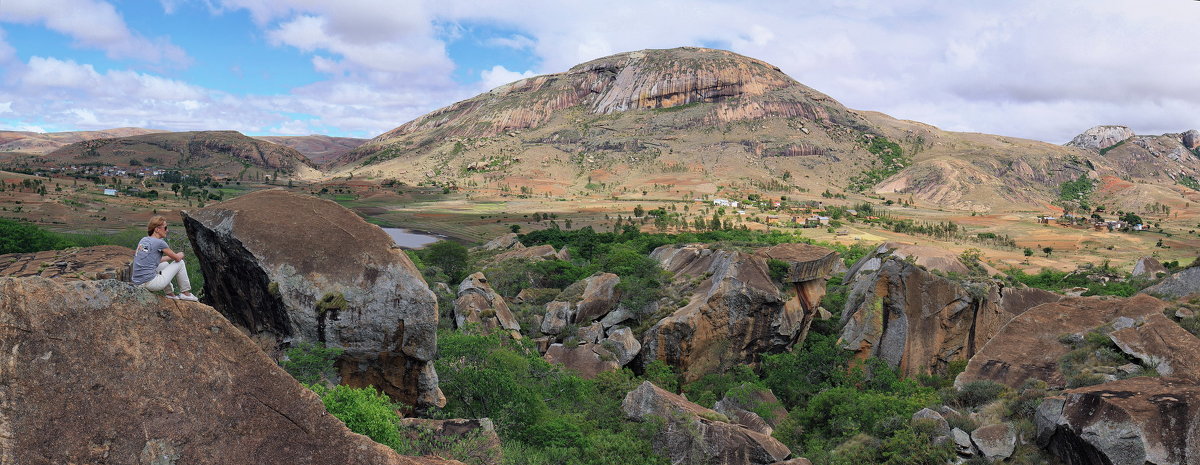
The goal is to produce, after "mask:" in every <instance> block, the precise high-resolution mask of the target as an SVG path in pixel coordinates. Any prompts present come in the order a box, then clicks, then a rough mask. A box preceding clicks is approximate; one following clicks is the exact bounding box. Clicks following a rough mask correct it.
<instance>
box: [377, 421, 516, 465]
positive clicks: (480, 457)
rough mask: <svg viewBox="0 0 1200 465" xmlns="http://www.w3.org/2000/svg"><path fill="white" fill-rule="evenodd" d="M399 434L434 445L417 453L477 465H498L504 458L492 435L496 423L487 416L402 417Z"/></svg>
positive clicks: (496, 437) (417, 442)
mask: <svg viewBox="0 0 1200 465" xmlns="http://www.w3.org/2000/svg"><path fill="white" fill-rule="evenodd" d="M400 434H401V435H402V436H404V437H405V438H406V439H408V440H409V444H413V445H430V444H432V445H434V446H435V448H430V449H424V448H422V449H419V450H417V451H416V452H417V453H419V454H421V455H432V456H437V457H444V456H455V457H459V458H463V459H467V460H468V461H469V462H471V463H477V464H481V465H500V463H501V462H503V459H504V451H503V450H502V449H501V444H500V435H498V434H496V426H495V424H493V423H492V420H491V419H490V418H477V419H451V420H428V419H424V418H402V419H400ZM439 446H440V447H439Z"/></svg>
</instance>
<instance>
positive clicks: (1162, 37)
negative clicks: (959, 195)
mask: <svg viewBox="0 0 1200 465" xmlns="http://www.w3.org/2000/svg"><path fill="white" fill-rule="evenodd" d="M335 3H336V5H335ZM1197 19H1200V2H1194V1H1183V0H1174V1H1161V2H1153V3H1143V2H1127V1H1117V0H1111V1H1110V0H1074V1H1061V2H1037V1H1033V0H1025V1H1011V2H944V1H935V0H925V1H916V0H906V1H896V2H886V3H880V2H874V4H869V3H867V2H846V1H842V0H828V1H812V2H794V1H758V2H730V1H723V0H688V1H684V0H665V1H655V2H645V1H642V2H634V1H624V0H612V1H606V2H603V3H596V2H562V1H542V0H528V1H521V2H513V1H507V0H495V1H490V2H464V1H456V0H443V1H436V2H435V1H421V0H399V1H383V0H342V1H339V2H322V1H318V0H274V1H272V0H160V1H149V0H108V1H106V0H3V1H0V129H9V130H33V131H43V132H46V131H66V130H87V129H103V128H112V127H121V126H140V127H149V128H157V129H168V130H200V129H233V130H239V131H242V132H244V133H247V134H251V135H299V134H309V133H322V134H330V135H339V136H355V137H373V136H375V135H378V134H380V133H382V132H384V131H387V130H389V129H392V128H394V127H396V126H399V125H400V124H403V123H404V122H406V121H408V120H410V119H412V118H415V117H417V116H419V115H421V114H424V113H426V112H429V111H432V110H434V109H437V108H439V107H442V106H445V105H448V104H450V103H453V102H455V101H458V100H461V99H464V98H469V97H471V96H473V95H476V94H478V93H479V92H482V91H486V90H487V89H490V88H492V87H494V86H497V85H500V84H504V83H506V82H510V81H512V80H516V79H519V78H521V77H526V76H532V75H535V74H542V73H552V72H561V71H565V70H566V69H567V68H569V67H570V66H572V65H574V64H577V63H580V62H583V61H587V60H591V59H595V58H599V57H601V56H605V55H609V54H613V53H619V52H623V51H630V50H639V49H646V48H670V47H677V46H709V47H716V48H725V49H729V50H733V51H735V52H738V53H742V54H744V55H747V56H751V57H755V58H759V59H762V60H765V61H767V62H770V63H772V64H775V65H777V66H779V67H780V68H781V69H783V70H784V71H785V72H787V73H788V74H790V75H791V76H792V77H794V78H796V79H797V80H799V81H800V82H802V83H804V84H806V85H809V86H810V87H813V88H815V89H817V90H819V91H822V92H824V93H826V94H829V95H830V96H832V97H833V98H835V99H838V100H839V101H841V102H843V103H845V104H846V105H848V106H850V107H852V108H856V109H860V110H874V111H882V112H884V113H888V114H891V115H892V116H896V117H898V118H904V119H912V120H917V121H921V122H925V123H929V124H933V125H936V126H939V127H941V128H943V129H948V130H959V131H975V132H988V133H995V134H1004V135H1009V136H1016V137H1027V138H1033V139H1040V140H1046V141H1050V142H1064V141H1066V140H1069V139H1070V138H1071V137H1072V136H1074V135H1075V134H1077V133H1079V132H1082V131H1083V130H1085V129H1087V128H1089V127H1091V126H1094V125H1099V124H1124V125H1128V126H1131V127H1133V128H1134V130H1135V131H1137V132H1139V133H1146V134H1156V133H1164V132H1179V131H1183V130H1186V129H1192V128H1200V112H1198V111H1196V109H1197V108H1200V79H1196V76H1200V60H1196V59H1195V57H1196V56H1198V54H1197V52H1200V32H1197V31H1198V29H1197V28H1195V27H1194V24H1195V23H1196V21H1197Z"/></svg>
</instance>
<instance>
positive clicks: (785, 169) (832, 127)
mask: <svg viewBox="0 0 1200 465" xmlns="http://www.w3.org/2000/svg"><path fill="white" fill-rule="evenodd" d="M331 167H332V172H331V173H330V175H333V176H338V175H346V174H350V173H354V172H364V173H368V174H369V175H375V176H380V177H389V178H395V179H399V180H403V181H406V182H429V181H432V182H436V183H439V184H443V185H455V186H459V187H467V188H470V189H472V190H474V191H476V192H478V193H479V194H480V195H488V194H501V193H516V192H520V193H521V194H524V195H539V196H540V195H542V194H547V195H554V196H569V197H579V196H597V197H608V196H631V195H638V196H646V195H654V196H656V197H658V198H692V197H695V196H700V195H704V194H712V195H716V194H718V193H720V195H723V196H724V195H728V196H738V195H745V194H748V193H762V194H774V195H788V194H792V195H799V196H801V197H803V195H804V193H805V192H809V193H820V192H823V191H825V190H830V191H833V192H834V193H837V192H839V191H863V192H865V193H873V194H876V195H882V196H884V197H885V198H892V199H897V200H905V201H911V202H915V203H918V204H921V203H923V204H928V205H931V206H937V207H939V208H953V209H964V210H975V211H993V210H1007V211H1013V210H1039V211H1040V210H1044V209H1045V208H1046V207H1048V206H1049V204H1050V202H1052V201H1054V200H1055V199H1056V198H1057V195H1058V190H1059V186H1060V185H1061V184H1062V183H1064V182H1067V181H1072V180H1075V179H1077V178H1078V177H1079V176H1081V175H1083V176H1086V177H1089V178H1093V179H1104V178H1105V177H1106V176H1107V177H1113V178H1118V179H1119V178H1122V177H1123V176H1125V177H1128V176H1127V175H1128V174H1129V173H1128V170H1127V169H1126V168H1127V167H1125V166H1124V165H1122V164H1121V163H1117V162H1116V160H1109V159H1108V158H1106V157H1105V156H1104V155H1102V154H1100V153H1099V152H1098V151H1096V150H1089V149H1086V148H1081V147H1074V146H1059V145H1055V144H1048V143H1044V142H1039V141H1033V140H1025V139H1019V138H1013V137H1004V136H995V135H988V134H975V133H956V132H948V131H942V130H940V129H938V128H936V127H933V126H930V125H926V124H922V123H918V122H913V121H904V120H898V119H896V118H892V117H890V116H888V115H884V114H881V113H876V112H868V111H858V110H852V109H849V108H847V107H845V106H844V105H842V104H841V103H839V102H838V101H836V100H834V99H833V98H831V97H829V96H827V95H825V94H822V93H820V92H818V91H816V90H814V89H812V88H809V87H807V86H805V85H803V84H801V83H799V82H797V81H796V80H795V79H792V78H791V77H789V76H788V75H786V74H784V73H783V72H782V71H780V70H779V68H777V67H775V66H772V65H770V64H768V63H766V62H763V61H760V60H756V59H753V58H749V57H745V56H741V55H738V54H735V53H732V52H728V51H723V50H713V49H704V48H676V49H670V50H642V51H637V52H627V53H621V54H617V55H613V56H609V57H605V58H600V59H597V60H593V61H589V62H586V63H583V64H580V65H577V66H575V67H572V68H571V69H570V70H568V71H566V72H564V73H557V74H548V75H543V76H536V77H531V78H527V79H523V80H520V81H517V82H513V83H510V84H507V85H504V86H500V87H498V88H496V89H493V90H491V91H489V92H486V93H484V94H481V95H478V96H476V97H473V98H470V99H467V100H464V101H461V102H458V103H455V104H453V105H450V106H448V107H445V108H442V109H439V110H436V111H433V112H431V113H429V114H426V115H424V116H421V117H419V118H417V119H415V120H413V121H410V122H408V123H405V124H403V125H401V126H399V127H397V128H395V129H393V130H391V131H388V132H386V133H384V134H382V135H380V136H378V137H376V138H374V139H372V140H370V141H368V142H367V143H365V144H363V145H362V146H360V147H358V148H356V149H354V150H352V151H350V152H348V153H347V154H345V155H343V156H341V157H339V158H338V159H336V160H335V161H334V162H333V163H332V164H331ZM1130 179H1131V181H1133V182H1135V183H1137V182H1142V178H1140V177H1138V176H1137V175H1134V176H1133V177H1132V178H1130ZM1145 181H1147V182H1159V180H1158V178H1155V177H1149V178H1145ZM1168 190H1169V189H1168ZM651 192H653V193H654V194H651ZM634 193H636V194H634ZM1176 196H1177V197H1178V194H1176ZM1180 198H1182V197H1180Z"/></svg>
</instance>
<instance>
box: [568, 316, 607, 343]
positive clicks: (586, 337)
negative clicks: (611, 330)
mask: <svg viewBox="0 0 1200 465" xmlns="http://www.w3.org/2000/svg"><path fill="white" fill-rule="evenodd" d="M575 335H576V336H577V337H579V340H580V341H582V342H584V343H590V344H597V343H599V342H600V339H603V338H604V326H603V325H601V324H600V322H599V321H597V322H594V323H592V324H590V325H587V326H584V327H582V328H579V331H577V332H576V333H575Z"/></svg>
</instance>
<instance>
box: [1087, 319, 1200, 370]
mask: <svg viewBox="0 0 1200 465" xmlns="http://www.w3.org/2000/svg"><path fill="white" fill-rule="evenodd" d="M1138 323H1139V324H1135V325H1133V326H1130V327H1128V328H1125V329H1120V330H1117V331H1113V332H1112V333H1109V338H1111V339H1112V341H1113V342H1114V343H1116V344H1117V347H1119V348H1120V349H1121V351H1122V352H1125V353H1127V354H1129V355H1131V356H1133V357H1134V358H1137V359H1138V360H1140V361H1141V362H1142V364H1144V365H1146V366H1148V367H1153V368H1154V369H1155V370H1156V371H1158V374H1160V375H1162V376H1175V377H1182V378H1189V379H1195V380H1200V339H1197V338H1196V336H1193V335H1192V333H1189V332H1188V331H1187V330H1185V329H1183V327H1181V326H1179V325H1178V324H1177V323H1175V322H1174V321H1171V320H1169V319H1167V317H1165V316H1163V315H1162V314H1161V313H1151V314H1149V315H1146V316H1145V317H1143V319H1142V320H1140V321H1139V322H1138Z"/></svg>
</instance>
